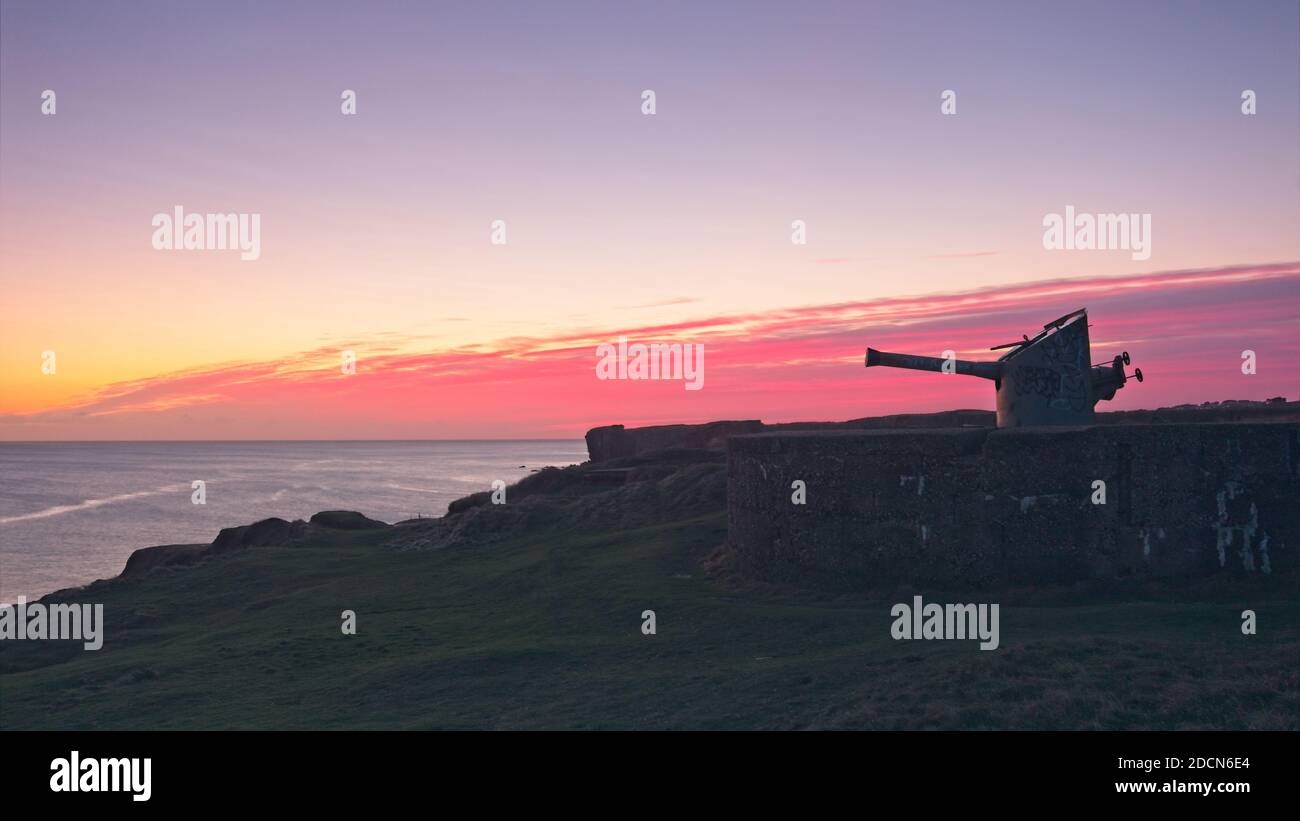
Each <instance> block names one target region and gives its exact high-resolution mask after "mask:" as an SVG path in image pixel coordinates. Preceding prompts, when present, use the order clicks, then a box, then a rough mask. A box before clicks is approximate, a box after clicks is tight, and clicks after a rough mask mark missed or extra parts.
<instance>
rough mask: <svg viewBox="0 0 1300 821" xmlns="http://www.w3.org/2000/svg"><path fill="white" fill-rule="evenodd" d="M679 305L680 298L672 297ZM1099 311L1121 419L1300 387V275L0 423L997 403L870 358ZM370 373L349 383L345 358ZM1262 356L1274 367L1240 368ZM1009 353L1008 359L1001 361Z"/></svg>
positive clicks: (174, 432) (439, 431)
mask: <svg viewBox="0 0 1300 821" xmlns="http://www.w3.org/2000/svg"><path fill="white" fill-rule="evenodd" d="M674 304H676V303H674ZM1081 306H1087V307H1088V308H1089V309H1090V312H1091V317H1090V318H1091V321H1092V323H1093V329H1092V337H1093V344H1094V358H1095V359H1098V360H1100V359H1102V358H1106V357H1109V356H1111V355H1113V354H1114V353H1117V352H1118V350H1120V349H1121V348H1123V349H1127V350H1129V351H1130V353H1131V354H1132V356H1133V358H1134V360H1135V364H1137V365H1140V366H1141V367H1142V369H1143V371H1144V372H1145V373H1146V374H1147V375H1148V377H1149V378H1148V380H1147V381H1146V383H1145V384H1143V385H1140V386H1138V385H1132V386H1130V387H1129V388H1126V389H1125V390H1124V391H1122V392H1121V393H1120V395H1119V399H1118V401H1117V402H1116V403H1112V406H1114V407H1154V406H1159V405H1166V404H1173V403H1178V402H1192V401H1203V400H1217V399H1224V398H1257V399H1258V398H1265V397H1267V396H1271V395H1276V394H1282V393H1285V392H1286V391H1291V392H1294V390H1295V386H1296V385H1297V384H1300V378H1298V377H1300V365H1297V364H1296V363H1298V362H1300V263H1297V262H1289V263H1279V264H1271V265H1249V266H1237V267H1228V268H1217V269H1206V270H1186V271H1172V272H1166V273H1158V274H1140V275H1134V276H1123V277H1113V278H1105V279H1097V278H1092V279H1059V280H1050V281H1040V282H1032V283H1025V284H1018V285H1010V286H1000V287H994V288H988V289H983V290H977V291H968V292H961V293H944V294H930V295H925V296H917V297H899V298H889V299H879V300H864V301H860V302H846V303H838V304H831V305H806V306H798V307H791V308H787V309H780V310H771V311H763V312H755V313H738V314H730V315H715V316H703V317H697V318H692V319H686V320H681V321H676V322H671V323H661V324H644V325H640V326H637V327H614V326H610V327H596V328H587V329H583V330H581V331H573V332H569V333H565V334H556V335H550V336H521V337H514V338H509V339H502V340H498V341H496V342H493V343H491V344H483V345H477V346H465V347H459V348H446V349H429V350H414V351H413V350H411V348H410V340H406V339H402V338H398V337H394V336H393V335H392V334H386V335H384V336H382V337H379V336H376V337H374V338H365V339H356V340H352V341H350V342H349V343H347V344H339V345H330V346H322V347H317V348H315V349H313V350H308V351H303V352H301V353H298V354H296V355H294V356H288V357H284V358H281V359H277V360H272V361H263V362H230V363H226V364H223V365H219V366H214V367H208V368H201V369H193V370H187V371H181V372H175V373H167V374H160V375H158V376H155V377H151V378H148V379H140V380H134V381H131V382H122V383H117V384H113V385H109V386H107V387H105V388H103V389H102V390H100V391H97V392H96V393H94V394H93V395H90V396H87V397H84V398H83V399H81V400H79V401H77V402H73V403H70V404H67V405H65V406H62V407H57V408H50V409H47V410H44V411H41V412H39V413H33V414H26V415H17V414H10V415H5V416H0V434H2V435H3V436H4V438H6V439H44V438H263V437H271V438H334V437H337V438H370V437H377V438H384V437H394V438H396V437H429V438H437V437H493V436H497V437H516V436H557V435H577V434H580V433H581V432H582V431H583V430H585V429H586V428H587V427H590V426H592V425H597V424H605V423H610V422H623V423H630V424H632V423H643V424H649V423H666V422H699V421H706V420H710V419H718V418H764V419H766V420H768V421H789V420H798V419H844V418H853V417H860V416H867V415H873V414H882V413H894V412H905V411H926V410H938V409H943V408H953V407H991V406H992V400H993V392H992V390H991V389H990V388H989V386H988V385H987V383H984V382H983V381H982V380H974V379H954V380H947V379H942V380H941V379H936V378H935V377H934V375H932V374H924V373H914V372H907V371H893V370H886V369H873V370H872V371H864V369H863V367H862V355H863V350H864V349H865V348H866V347H867V346H868V345H870V346H872V347H876V348H882V349H887V350H899V351H906V352H916V353H924V354H932V355H938V353H939V352H941V351H943V350H944V349H952V350H955V351H959V352H962V355H971V356H978V355H979V354H978V352H980V351H984V350H986V349H987V348H988V347H989V346H991V345H994V344H997V343H1001V342H1007V341H1011V340H1014V339H1018V338H1019V337H1020V335H1021V334H1022V333H1031V332H1033V331H1034V330H1035V329H1037V328H1040V327H1041V326H1042V324H1043V323H1044V322H1046V321H1048V320H1050V319H1053V318H1055V317H1057V316H1059V315H1061V314H1064V313H1066V312H1067V311H1070V310H1072V309H1074V308H1078V307H1081ZM619 336H627V337H628V338H629V339H632V340H640V341H683V342H693V343H702V344H703V345H704V346H705V352H706V355H705V368H706V380H705V389H704V390H701V391H690V392H688V391H684V390H683V389H682V385H681V383H674V382H608V381H606V382H602V381H599V380H597V379H596V378H595V376H594V365H595V346H596V345H598V344H600V343H601V342H608V341H613V340H616V339H617V338H618V337H619ZM344 349H351V350H354V351H355V352H356V355H357V372H356V374H355V375H344V374H342V373H341V371H340V367H339V364H340V353H341V351H342V350H344ZM1245 349H1251V350H1254V351H1255V352H1256V354H1257V356H1258V360H1259V373H1258V374H1255V375H1252V376H1246V375H1243V374H1242V373H1241V370H1240V363H1241V352H1242V351H1243V350H1245ZM988 356H989V357H992V356H993V354H988Z"/></svg>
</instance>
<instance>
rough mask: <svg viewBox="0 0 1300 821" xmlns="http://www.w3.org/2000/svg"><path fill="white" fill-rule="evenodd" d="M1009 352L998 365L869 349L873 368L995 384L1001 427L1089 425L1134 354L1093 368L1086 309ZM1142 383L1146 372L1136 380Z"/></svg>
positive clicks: (1012, 346) (1122, 377)
mask: <svg viewBox="0 0 1300 821" xmlns="http://www.w3.org/2000/svg"><path fill="white" fill-rule="evenodd" d="M1002 349H1009V350H1007V352H1006V353H1004V354H1003V355H1002V356H1001V357H999V358H998V359H997V360H995V361H993V362H971V361H968V360H964V359H944V358H940V357H934V356H912V355H909V354H898V353H889V352H887V351H878V350H876V349H875V348H867V361H866V366H867V367H868V368H871V367H875V366H885V367H889V368H909V369H911V370H917V371H938V372H940V373H957V374H963V375H966V376H977V377H979V378H981V379H990V380H992V381H993V386H994V389H995V390H996V391H997V408H998V427H999V428H1019V427H1027V426H1034V425H1087V424H1091V423H1092V421H1093V406H1094V405H1096V404H1097V403H1098V402H1099V401H1101V400H1103V399H1113V398H1114V397H1115V391H1117V390H1119V389H1120V388H1122V387H1124V384H1125V383H1126V382H1127V381H1128V379H1129V374H1126V373H1125V372H1124V366H1126V365H1128V364H1129V363H1130V360H1129V355H1128V352H1127V351H1125V352H1124V353H1122V354H1118V355H1117V356H1115V358H1114V359H1112V360H1111V361H1110V362H1109V363H1107V364H1104V365H1093V364H1092V360H1091V353H1092V351H1091V346H1090V343H1089V341H1088V309H1087V308H1080V309H1079V310H1077V311H1073V312H1071V313H1068V314H1066V315H1065V316H1063V317H1061V318H1059V319H1055V320H1053V321H1051V322H1049V323H1047V324H1046V325H1044V326H1043V330H1042V331H1041V332H1039V333H1038V334H1037V335H1035V336H1034V337H1033V338H1032V339H1031V338H1029V337H1028V336H1025V337H1023V338H1022V339H1021V340H1020V341H1019V342H1009V343H1007V344H1005V345H995V346H993V347H992V348H990V349H989V350H994V351H997V350H1002ZM1132 376H1133V378H1134V379H1136V380H1137V381H1139V382H1141V381H1142V371H1141V369H1137V370H1135V371H1134V372H1133V374H1132Z"/></svg>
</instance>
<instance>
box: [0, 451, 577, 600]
mask: <svg viewBox="0 0 1300 821" xmlns="http://www.w3.org/2000/svg"><path fill="white" fill-rule="evenodd" d="M586 458H587V447H586V444H585V443H584V442H583V441H582V440H580V439H578V440H557V439H548V440H511V441H505V440H493V441H412V442H395V441H385V442H373V441H372V442H298V441H295V442H58V443H49V442H41V443H16V442H4V443H0V603H13V602H15V601H16V600H17V597H19V596H25V597H26V598H27V600H28V601H31V600H33V599H36V598H39V597H40V596H42V595H44V594H46V593H50V592H53V591H55V590H59V589H62V588H65V587H76V586H80V585H84V584H88V583H90V582H92V581H94V580H96V579H105V578H111V577H113V576H116V575H117V574H118V573H120V572H121V570H122V567H123V566H124V565H125V564H126V560H127V557H128V556H130V555H131V552H132V551H134V550H136V549H137V548H141V547H149V546H151V545H160V544H202V543H207V542H210V541H211V540H212V539H213V538H215V537H216V535H217V532H218V531H220V530H221V529H222V528H224V527H234V526H237V525H245V524H250V523H252V522H255V521H257V520H259V519H265V518H268V517H271V516H278V517H280V518H282V519H288V520H290V521H292V520H293V519H307V518H310V517H311V515H312V514H313V513H317V512H318V511H321V510H357V511H360V512H361V513H364V514H365V515H367V516H369V517H371V518H372V519H379V520H381V521H385V522H398V521H402V520H404V519H413V518H416V517H419V516H441V515H443V514H444V513H446V512H447V505H448V504H449V503H450V502H451V501H453V500H455V499H458V498H460V497H462V496H467V495H469V494H471V493H475V492H477V491H480V490H491V487H492V482H493V481H494V480H496V479H502V480H504V481H505V482H506V483H507V484H510V483H513V482H516V481H518V480H519V479H521V478H523V477H524V476H527V475H528V474H529V473H530V472H532V471H535V470H539V469H541V468H543V467H546V466H548V465H555V466H565V465H572V464H577V463H579V462H582V461H585V460H586ZM196 481H197V482H203V486H202V490H203V497H204V504H195V503H194V497H195V495H196V488H195V485H194V483H195V482H196Z"/></svg>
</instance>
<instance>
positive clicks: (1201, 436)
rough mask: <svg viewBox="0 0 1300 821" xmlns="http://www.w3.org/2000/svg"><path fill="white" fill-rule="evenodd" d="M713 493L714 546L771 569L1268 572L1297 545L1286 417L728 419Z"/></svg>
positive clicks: (905, 577)
mask: <svg viewBox="0 0 1300 821" xmlns="http://www.w3.org/2000/svg"><path fill="white" fill-rule="evenodd" d="M795 480H802V481H803V482H805V483H806V488H807V502H806V504H803V505H797V504H794V503H793V502H792V494H793V493H794V491H793V490H792V483H793V482H794V481H795ZM1096 480H1100V481H1103V482H1105V493H1106V502H1105V504H1093V502H1092V498H1093V496H1094V493H1095V492H1096V491H1095V490H1094V486H1093V482H1094V481H1096ZM727 497H728V529H729V534H728V546H729V550H730V551H731V553H732V555H733V557H734V559H735V561H736V563H737V564H738V566H739V568H740V569H742V570H743V571H745V572H748V573H750V574H752V575H754V576H756V577H759V578H764V579H768V580H772V581H794V580H802V581H813V580H816V581H817V582H818V583H820V584H825V585H830V586H836V587H862V586H873V585H877V584H891V585H892V584H908V583H918V584H920V583H926V584H961V585H970V584H1001V583H1013V584H1022V583H1040V582H1046V583H1054V582H1070V581H1077V580H1082V579H1095V578H1119V577H1125V576H1135V575H1153V576H1173V575H1206V574H1212V573H1275V572H1284V571H1290V570H1295V569H1296V568H1297V564H1298V561H1297V557H1296V552H1297V548H1300V424H1296V423H1256V424H1249V423H1245V424H1243V423H1235V424H1140V425H1123V424H1120V425H1114V424H1105V425H1093V426H1087V427H1080V428H1053V429H1048V430H1034V429H1016V430H992V429H979V428H976V429H950V430H862V431H851V430H836V431H803V432H788V433H763V434H757V435H749V436H736V437H732V438H730V439H729V440H728V484H727Z"/></svg>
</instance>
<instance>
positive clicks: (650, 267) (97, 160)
mask: <svg viewBox="0 0 1300 821" xmlns="http://www.w3.org/2000/svg"><path fill="white" fill-rule="evenodd" d="M46 89H50V90H53V91H55V92H56V94H57V112H56V113H55V114H54V115H46V114H43V113H42V110H41V107H42V92H43V91H44V90H46ZM344 89H351V90H354V91H355V92H356V100H357V106H356V114H355V115H343V114H342V113H341V111H340V95H341V92H342V91H343V90H344ZM1245 89H1250V90H1252V91H1253V92H1254V93H1255V98H1256V105H1257V110H1256V113H1255V114H1254V115H1249V116H1248V115H1245V114H1243V113H1242V110H1241V107H1242V99H1241V98H1242V92H1243V90H1245ZM645 90H653V91H654V93H655V104H656V105H655V113H654V114H652V115H647V114H644V113H643V110H642V105H643V91H645ZM945 90H952V91H954V92H955V94H956V98H955V99H956V113H955V114H951V115H947V114H944V113H942V112H941V108H940V105H941V102H942V100H941V94H942V93H943V92H944V91H945ZM177 205H180V206H182V207H183V208H184V209H185V211H186V212H197V213H209V212H220V213H246V214H254V213H255V214H259V215H260V220H261V222H260V224H261V255H260V257H259V258H258V259H256V260H247V261H245V260H241V259H240V256H239V254H238V253H237V252H230V251H214V250H188V251H167V250H156V249H155V248H154V247H153V245H152V243H151V236H152V233H153V227H152V223H151V220H152V218H153V216H154V215H155V214H158V213H171V211H172V209H173V208H174V207H175V206H177ZM1067 206H1073V207H1074V208H1075V209H1076V210H1077V211H1080V212H1087V213H1139V214H1149V215H1150V219H1151V226H1152V229H1151V253H1150V255H1149V257H1148V258H1144V259H1143V258H1135V255H1134V254H1133V253H1130V252H1129V251H1127V250H1070V251H1065V250H1049V249H1046V248H1044V244H1043V232H1044V229H1043V219H1044V217H1045V215H1048V214H1052V213H1063V212H1064V209H1065V208H1066V207H1067ZM494 220H503V221H504V222H505V225H506V231H507V234H506V236H507V241H506V243H505V244H504V245H497V244H493V243H492V242H491V241H490V239H491V227H490V226H491V225H492V223H493V221H494ZM795 220H802V221H803V222H804V224H805V225H806V237H807V242H806V244H802V245H799V244H794V243H792V242H791V235H792V222H793V221H795ZM1298 285H1300V4H1298V3H1296V2H1252V3H1248V4H1229V3H1193V2H1176V3H1172V2H1171V3H1159V2H1144V3H1138V4H1135V3H1089V4H1075V3H1054V2H1049V3H981V4H971V3H907V4H902V3H880V4H873V3H866V2H856V3H844V4H836V3H811V4H806V5H805V4H800V5H799V6H798V7H792V6H791V5H790V4H777V3H718V2H693V3H645V4H635V5H634V4H630V3H548V4H485V3H365V4H338V3H302V4H294V3H276V4H264V3H256V4H252V3H250V4H242V3H222V4H211V5H210V6H209V5H199V4H175V3H132V4H129V5H127V4H99V3H89V2H78V3H57V2H40V3H36V2H10V0H6V2H4V3H3V4H0V440H31V439H35V440H59V439H152V438H160V439H248V438H309V439H311V438H342V439H365V438H526V437H552V436H575V435H580V434H581V433H582V432H583V431H585V430H586V429H587V428H589V427H592V426H595V425H600V424H609V423H623V424H628V425H633V424H657V423H670V422H704V421H710V420H713V419H720V418H733V419H735V418H746V419H748V418H761V419H764V420H765V421H769V422H778V421H797V420H838V419H849V418H857V417H862V416H868V415H876V414H882V413H898V412H913V411H929V410H942V409H946V408H953V407H977V408H992V407H993V399H994V398H993V391H992V389H991V388H990V386H989V385H988V383H986V382H984V381H982V380H976V379H957V380H953V381H952V382H949V381H947V380H942V381H941V380H938V379H936V378H934V375H932V374H919V373H905V372H895V371H886V370H885V369H872V370H871V371H867V370H864V369H863V367H862V356H863V351H864V350H865V348H866V347H867V346H868V345H870V346H872V347H877V348H882V349H886V350H898V351H904V352H913V353H922V354H928V355H935V356H937V355H940V352H941V351H942V350H945V349H951V350H955V351H957V352H958V353H959V355H961V356H964V357H969V358H982V357H989V358H991V356H992V355H991V354H989V352H988V351H987V350H986V349H987V348H988V347H989V346H990V345H994V344H997V343H1001V342H1008V341H1011V340H1013V339H1017V338H1019V337H1020V335H1021V334H1022V333H1032V332H1033V331H1034V330H1035V329H1036V328H1040V327H1041V326H1042V324H1043V323H1045V322H1047V321H1048V320H1050V319H1053V318H1055V317H1057V316H1059V315H1061V314H1064V313H1066V312H1068V311H1071V310H1073V309H1075V308H1079V307H1084V306H1086V307H1088V308H1089V309H1090V318H1091V322H1092V323H1093V329H1092V342H1093V349H1094V356H1093V359H1094V361H1102V360H1104V359H1109V357H1110V356H1112V355H1113V354H1114V353H1116V352H1118V351H1119V350H1128V351H1129V352H1130V354H1131V356H1132V357H1133V360H1134V364H1135V365H1138V366H1140V367H1142V369H1143V371H1144V373H1145V374H1146V375H1147V380H1146V381H1145V382H1144V383H1143V384H1142V385H1134V384H1131V383H1130V385H1129V386H1128V387H1126V388H1125V389H1124V390H1123V391H1121V392H1120V394H1119V395H1118V396H1117V398H1116V400H1115V401H1114V402H1111V403H1107V404H1106V405H1105V406H1103V408H1106V407H1109V408H1116V409H1119V408H1135V407H1159V406H1163V405H1170V404H1177V403H1182V402H1201V401H1209V400H1221V399H1230V398H1235V399H1240V398H1248V399H1264V398H1268V397H1272V396H1278V395H1283V396H1286V397H1288V398H1290V399H1296V398H1300V378H1298V377H1300V364H1297V363H1298V362H1300V359H1298V358H1297V354H1300V351H1297V350H1296V348H1297V343H1296V342H1295V340H1296V339H1297V338H1298V337H1300V334H1297V332H1296V331H1297V321H1298V318H1300V310H1297V309H1298V308H1300V288H1298V287H1297V286H1298ZM620 336H627V337H628V338H629V339H630V340H632V341H642V342H656V341H657V342H681V343H685V344H702V345H704V350H705V377H704V379H705V383H704V388H703V389H702V390H698V391H686V390H684V389H683V386H682V383H680V382H667V381H661V382H638V381H626V380H606V381H602V380H599V379H597V377H596V373H595V364H596V355H595V354H596V346H597V345H599V344H601V343H602V342H612V341H616V340H617V339H618V337H620ZM345 350H350V351H354V352H355V354H356V357H357V367H356V373H355V374H343V373H341V369H340V364H339V363H340V355H341V352H342V351H345ZM1245 350H1253V351H1255V352H1256V356H1257V362H1258V370H1257V372H1256V373H1255V374H1249V375H1248V374H1243V373H1242V371H1241V363H1242V352H1243V351H1245ZM46 351H53V352H54V353H55V354H56V363H57V367H56V369H55V372H54V373H45V372H44V371H43V369H42V365H43V364H44V363H45V361H46V360H45V359H44V358H43V355H44V353H45V352H46Z"/></svg>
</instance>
